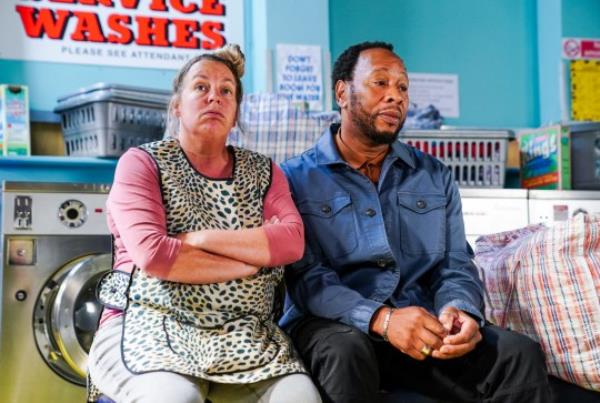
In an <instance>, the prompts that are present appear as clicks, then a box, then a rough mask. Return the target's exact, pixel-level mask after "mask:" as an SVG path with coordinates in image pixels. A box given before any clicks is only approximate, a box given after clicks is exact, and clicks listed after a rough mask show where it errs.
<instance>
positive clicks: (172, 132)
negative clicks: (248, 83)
mask: <svg viewBox="0 0 600 403" xmlns="http://www.w3.org/2000/svg"><path fill="white" fill-rule="evenodd" d="M201 60H212V61H215V62H219V63H223V64H224V65H225V66H227V68H229V70H230V71H231V73H232V74H233V77H234V79H235V87H236V88H235V100H236V104H237V112H236V115H239V112H240V104H241V103H242V98H243V96H244V89H243V87H242V80H241V79H242V76H243V75H244V64H245V61H246V57H245V56H244V53H243V52H242V49H240V47H239V45H236V44H227V45H225V46H224V47H222V48H220V49H217V50H215V51H214V52H211V53H203V54H201V55H198V56H195V57H193V58H191V59H190V60H188V61H187V62H186V63H185V64H184V65H183V67H181V69H179V71H178V72H177V75H176V76H175V78H174V79H173V95H172V96H171V99H170V101H169V109H168V111H167V133H168V134H169V136H171V137H175V138H177V137H178V135H179V118H178V117H177V116H175V105H176V104H177V102H178V101H179V98H180V96H181V90H182V87H183V81H184V80H185V77H186V75H187V73H188V72H189V71H190V69H191V68H192V66H193V65H194V64H196V63H198V62H199V61H201ZM236 120H237V119H236Z"/></svg>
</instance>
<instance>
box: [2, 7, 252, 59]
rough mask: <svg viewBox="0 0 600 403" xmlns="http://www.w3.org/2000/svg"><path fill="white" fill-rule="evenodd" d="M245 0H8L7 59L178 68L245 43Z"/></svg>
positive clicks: (4, 9) (4, 38)
mask: <svg viewBox="0 0 600 403" xmlns="http://www.w3.org/2000/svg"><path fill="white" fill-rule="evenodd" d="M243 3H244V2H243V1H239V0H35V1H31V0H1V1H0V27H2V34H1V35H0V59H16V60H28V61H45V62H63V63H78V64H94V65H107V66H126V67H147V68H159V69H177V68H179V67H181V65H182V64H183V63H184V62H185V61H186V60H188V59H189V58H191V57H193V56H194V55H197V54H199V53H203V52H207V51H211V50H214V49H218V48H220V47H222V46H223V45H225V44H226V43H237V44H239V45H240V46H241V47H242V48H243V47H244V46H243V45H244V10H243Z"/></svg>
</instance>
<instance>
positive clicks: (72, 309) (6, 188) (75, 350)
mask: <svg viewBox="0 0 600 403" xmlns="http://www.w3.org/2000/svg"><path fill="white" fill-rule="evenodd" d="M2 190H3V192H2V205H1V207H2V277H1V278H2V283H1V290H2V296H1V297H2V299H1V300H2V310H1V316H0V374H2V375H1V376H0V402H3V403H37V402H83V401H85V387H84V386H85V372H86V363H87V353H88V351H89V347H90V344H91V340H92V337H93V334H94V332H95V330H96V326H97V323H98V318H99V315H100V306H99V305H98V303H97V302H96V299H95V286H96V283H97V282H98V280H99V278H100V276H101V275H102V274H103V273H104V272H106V271H107V270H109V269H110V268H111V255H110V248H111V238H110V235H109V232H108V228H107V224H106V213H105V203H106V197H107V193H108V186H107V185H95V184H69V183H61V184H58V183H55V184H51V183H34V182H30V183H25V182H5V183H4V184H3V189H2Z"/></svg>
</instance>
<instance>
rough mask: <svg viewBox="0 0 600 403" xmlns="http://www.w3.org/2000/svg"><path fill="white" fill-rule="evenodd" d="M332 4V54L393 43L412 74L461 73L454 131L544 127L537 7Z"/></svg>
mask: <svg viewBox="0 0 600 403" xmlns="http://www.w3.org/2000/svg"><path fill="white" fill-rule="evenodd" d="M372 4H373V6H365V2H364V1H362V0H330V12H329V13H330V32H331V36H330V39H331V45H330V46H331V51H332V55H333V57H334V59H335V57H337V56H338V55H339V54H340V53H341V52H342V51H343V49H344V48H346V47H347V46H349V45H351V44H353V43H356V42H360V41H364V40H384V41H388V42H391V43H392V44H393V45H394V47H395V49H396V51H397V52H398V53H399V54H400V55H401V56H402V57H403V58H404V59H405V62H406V65H407V68H408V70H409V71H412V72H423V73H446V74H458V76H459V91H460V117H459V118H458V119H447V120H446V122H447V123H448V124H452V125H465V126H484V127H494V126H496V127H507V126H509V127H520V126H536V125H537V124H538V123H539V111H538V105H537V96H536V94H537V81H538V79H537V55H536V51H535V48H536V24H535V21H536V7H535V1H534V0H488V1H473V0H453V1H440V0H402V1H398V0H378V1H377V2H376V3H372Z"/></svg>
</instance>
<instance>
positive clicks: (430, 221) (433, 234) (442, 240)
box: [398, 192, 447, 254]
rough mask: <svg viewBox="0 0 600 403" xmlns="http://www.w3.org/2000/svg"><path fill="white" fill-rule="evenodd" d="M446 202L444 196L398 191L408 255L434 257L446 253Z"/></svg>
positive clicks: (404, 245)
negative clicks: (433, 255)
mask: <svg viewBox="0 0 600 403" xmlns="http://www.w3.org/2000/svg"><path fill="white" fill-rule="evenodd" d="M446 202H447V200H446V196H445V195H443V194H431V193H408V192H398V206H399V219H400V236H401V246H402V250H403V251H404V252H406V253H412V254H430V253H441V252H444V251H445V244H446Z"/></svg>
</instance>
